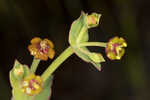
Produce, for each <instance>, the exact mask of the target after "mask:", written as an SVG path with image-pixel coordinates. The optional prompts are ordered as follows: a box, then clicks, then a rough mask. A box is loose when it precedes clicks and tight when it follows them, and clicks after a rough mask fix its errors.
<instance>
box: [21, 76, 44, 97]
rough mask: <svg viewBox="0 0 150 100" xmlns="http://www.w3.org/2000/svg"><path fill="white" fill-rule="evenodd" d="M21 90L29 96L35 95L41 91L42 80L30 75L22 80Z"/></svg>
mask: <svg viewBox="0 0 150 100" xmlns="http://www.w3.org/2000/svg"><path fill="white" fill-rule="evenodd" d="M21 88H22V91H23V92H24V93H26V94H27V95H29V96H33V95H37V94H39V93H40V92H41V91H42V79H41V77H40V76H36V75H34V74H30V75H29V76H27V77H25V79H24V80H23V82H22V84H21Z"/></svg>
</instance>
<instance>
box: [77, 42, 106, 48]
mask: <svg viewBox="0 0 150 100" xmlns="http://www.w3.org/2000/svg"><path fill="white" fill-rule="evenodd" d="M106 45H107V43H104V42H84V43H80V44H79V47H84V46H98V47H106Z"/></svg>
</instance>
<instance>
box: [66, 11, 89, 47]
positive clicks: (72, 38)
mask: <svg viewBox="0 0 150 100" xmlns="http://www.w3.org/2000/svg"><path fill="white" fill-rule="evenodd" d="M86 16H87V15H86V14H85V13H84V12H82V13H81V16H80V17H79V18H78V19H77V20H75V21H74V22H73V23H72V25H71V29H70V32H69V43H70V44H71V45H72V46H73V45H77V44H78V43H80V42H86V41H88V26H87V22H86Z"/></svg>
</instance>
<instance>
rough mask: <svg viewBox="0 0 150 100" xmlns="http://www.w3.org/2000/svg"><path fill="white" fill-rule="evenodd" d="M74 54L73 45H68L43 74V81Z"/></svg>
mask: <svg viewBox="0 0 150 100" xmlns="http://www.w3.org/2000/svg"><path fill="white" fill-rule="evenodd" d="M72 54H73V50H72V48H71V47H68V48H67V49H66V50H65V51H64V52H63V53H62V54H61V55H60V56H59V57H57V58H56V59H55V60H54V61H53V62H52V64H51V65H49V67H48V68H47V69H46V71H45V72H44V73H43V74H42V79H43V81H46V79H47V78H48V77H49V76H50V75H51V74H52V73H53V72H54V71H55V70H56V69H57V68H58V67H59V65H60V64H62V63H63V62H64V61H65V60H66V59H67V58H68V57H69V56H71V55H72Z"/></svg>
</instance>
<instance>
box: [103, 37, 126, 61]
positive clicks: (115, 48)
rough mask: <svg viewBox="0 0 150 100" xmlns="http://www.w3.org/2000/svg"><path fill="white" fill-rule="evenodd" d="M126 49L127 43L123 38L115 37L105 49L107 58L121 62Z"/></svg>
mask: <svg viewBox="0 0 150 100" xmlns="http://www.w3.org/2000/svg"><path fill="white" fill-rule="evenodd" d="M124 47H127V43H126V41H125V40H124V39H123V38H122V37H120V38H119V37H113V38H112V39H110V40H109V41H108V43H107V46H106V48H105V51H106V54H107V57H108V58H109V59H111V60H120V59H121V58H122V56H123V55H124V53H125V49H124Z"/></svg>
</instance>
